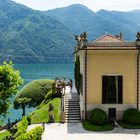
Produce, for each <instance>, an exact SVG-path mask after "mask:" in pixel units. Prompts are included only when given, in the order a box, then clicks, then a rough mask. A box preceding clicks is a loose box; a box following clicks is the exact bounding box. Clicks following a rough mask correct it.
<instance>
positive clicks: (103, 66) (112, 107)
mask: <svg viewBox="0 0 140 140" xmlns="http://www.w3.org/2000/svg"><path fill="white" fill-rule="evenodd" d="M86 38H87V36H86V33H84V34H82V35H81V36H76V40H77V46H76V51H75V53H76V55H77V56H79V62H80V95H79V96H80V111H81V118H82V119H83V120H84V119H86V118H88V115H89V111H90V110H92V109H94V108H100V109H102V110H104V111H105V112H106V113H107V114H108V117H109V118H112V117H114V118H115V119H116V120H119V119H121V118H122V115H123V112H124V111H125V110H126V109H129V108H136V109H140V88H139V87H140V86H139V84H140V50H139V47H140V35H139V33H138V35H137V40H136V41H134V42H127V41H125V40H123V39H122V35H121V34H120V35H118V36H113V35H110V34H106V35H103V36H101V37H100V38H97V39H96V40H94V41H93V42H88V41H87V39H86Z"/></svg>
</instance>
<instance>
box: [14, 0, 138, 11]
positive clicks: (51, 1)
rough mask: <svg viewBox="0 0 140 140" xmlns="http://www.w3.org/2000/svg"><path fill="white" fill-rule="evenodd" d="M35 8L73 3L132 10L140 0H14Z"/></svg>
mask: <svg viewBox="0 0 140 140" xmlns="http://www.w3.org/2000/svg"><path fill="white" fill-rule="evenodd" d="M13 1H15V2H17V3H21V4H24V5H26V6H28V7H30V8H32V9H35V10H43V11H46V10H50V9H55V8H59V7H65V6H69V5H71V4H83V5H85V6H87V7H88V8H90V9H91V10H93V11H95V12H96V11H98V10H100V9H105V10H117V11H131V10H135V9H140V0H13Z"/></svg>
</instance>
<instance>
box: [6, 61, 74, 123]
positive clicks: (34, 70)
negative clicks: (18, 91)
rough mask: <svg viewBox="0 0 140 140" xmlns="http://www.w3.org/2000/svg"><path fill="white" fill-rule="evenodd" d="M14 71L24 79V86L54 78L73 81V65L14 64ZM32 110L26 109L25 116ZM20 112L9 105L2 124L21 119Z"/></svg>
mask: <svg viewBox="0 0 140 140" xmlns="http://www.w3.org/2000/svg"><path fill="white" fill-rule="evenodd" d="M14 67H15V69H17V70H19V71H20V73H21V77H22V78H23V79H24V84H23V85H22V86H24V85H25V84H27V83H28V82H30V81H32V80H35V79H46V78H47V79H55V78H56V77H65V78H66V79H74V77H73V76H74V71H73V70H74V64H63V63H62V64H16V65H15V66H14ZM32 110H34V109H33V108H29V109H28V108H27V109H26V115H27V114H29V113H30V112H31V111H32ZM21 114H22V110H21V109H19V110H15V109H13V106H12V105H11V107H10V109H9V114H8V115H7V118H5V120H4V123H7V120H8V118H10V121H11V122H12V121H15V119H19V118H21Z"/></svg>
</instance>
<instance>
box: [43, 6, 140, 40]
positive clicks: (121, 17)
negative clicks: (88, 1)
mask: <svg viewBox="0 0 140 140" xmlns="http://www.w3.org/2000/svg"><path fill="white" fill-rule="evenodd" d="M45 13H46V15H48V16H50V17H53V18H55V19H56V20H58V21H59V22H61V23H62V24H63V25H65V26H66V27H67V28H69V29H70V30H71V31H72V32H73V33H74V34H79V33H81V32H83V31H87V33H88V34H89V39H90V40H93V39H95V38H96V37H98V36H100V35H102V34H104V33H110V34H118V33H119V32H122V33H123V34H124V36H125V39H127V40H133V39H135V34H136V32H137V31H138V30H140V18H139V16H140V13H139V11H138V10H137V12H136V11H132V12H117V11H107V10H100V11H99V12H97V13H95V12H93V11H91V10H89V9H88V8H87V7H85V6H83V5H79V4H76V5H71V6H68V7H64V8H59V9H54V10H49V11H46V12H45Z"/></svg>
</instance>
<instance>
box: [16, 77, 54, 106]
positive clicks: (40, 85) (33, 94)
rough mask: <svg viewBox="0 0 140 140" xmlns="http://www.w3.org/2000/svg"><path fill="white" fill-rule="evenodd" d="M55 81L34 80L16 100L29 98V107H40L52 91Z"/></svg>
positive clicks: (21, 91)
mask: <svg viewBox="0 0 140 140" xmlns="http://www.w3.org/2000/svg"><path fill="white" fill-rule="evenodd" d="M53 83H54V81H53V80H49V79H40V80H33V81H31V82H30V83H28V84H27V85H25V86H24V87H23V88H22V89H21V90H20V92H19V94H18V96H17V97H16V99H15V100H18V99H19V98H29V99H31V101H30V102H29V104H28V106H29V107H36V106H38V105H39V104H40V103H41V102H42V101H43V100H44V98H45V96H46V95H47V94H48V92H49V91H50V90H51V89H52V86H53Z"/></svg>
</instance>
